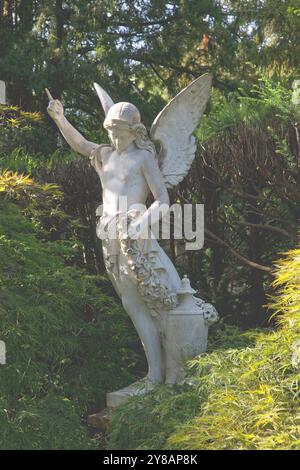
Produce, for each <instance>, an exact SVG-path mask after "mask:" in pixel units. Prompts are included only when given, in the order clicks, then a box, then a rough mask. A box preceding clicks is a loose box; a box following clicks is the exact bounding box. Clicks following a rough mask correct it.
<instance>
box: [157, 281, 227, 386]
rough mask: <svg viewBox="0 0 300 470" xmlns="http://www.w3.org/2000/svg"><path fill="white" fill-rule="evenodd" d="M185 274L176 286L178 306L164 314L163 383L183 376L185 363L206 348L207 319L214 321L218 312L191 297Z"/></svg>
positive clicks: (192, 295) (176, 380) (171, 381)
mask: <svg viewBox="0 0 300 470" xmlns="http://www.w3.org/2000/svg"><path fill="white" fill-rule="evenodd" d="M195 293H196V291H195V290H194V289H192V287H191V285H190V281H189V279H188V278H187V276H184V278H183V279H182V281H181V287H180V288H179V289H178V290H177V295H178V300H179V303H178V306H177V307H176V308H174V309H173V310H170V311H169V312H168V314H167V318H166V330H165V332H166V333H165V335H166V336H165V340H166V344H165V350H166V383H168V384H175V383H179V382H181V381H182V380H183V379H184V376H185V364H186V362H187V360H189V359H192V358H193V357H195V356H197V355H198V354H201V353H203V352H205V351H206V347H207V336H208V323H210V322H213V321H216V319H217V316H218V315H217V312H216V310H215V309H214V307H213V306H212V305H210V304H207V303H205V302H204V301H203V300H201V299H198V298H196V297H194V294H195Z"/></svg>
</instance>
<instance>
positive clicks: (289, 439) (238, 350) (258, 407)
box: [109, 249, 300, 450]
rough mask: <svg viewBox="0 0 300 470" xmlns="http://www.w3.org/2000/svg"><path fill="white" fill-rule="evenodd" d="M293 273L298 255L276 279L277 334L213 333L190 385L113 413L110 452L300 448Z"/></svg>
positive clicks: (299, 322)
mask: <svg viewBox="0 0 300 470" xmlns="http://www.w3.org/2000/svg"><path fill="white" fill-rule="evenodd" d="M299 273H300V249H296V250H292V251H290V252H288V253H287V254H286V256H285V258H284V259H283V260H281V261H280V262H279V263H278V267H277V270H276V273H275V275H276V279H275V281H274V287H276V288H277V289H278V292H277V295H276V296H274V298H273V300H272V303H271V307H272V308H273V309H275V311H276V313H277V317H276V318H277V322H278V324H279V326H280V327H279V328H278V330H277V331H269V330H262V331H258V330H256V331H254V330H253V331H250V332H247V333H244V334H242V333H239V332H238V330H237V329H236V328H234V329H232V328H228V327H226V328H225V330H224V329H223V331H221V332H220V333H217V334H215V337H214V339H213V344H212V348H213V349H212V351H209V352H208V353H207V354H204V355H201V356H199V357H197V358H195V359H194V360H193V361H191V362H190V367H191V369H192V371H193V374H194V376H193V380H194V382H195V383H196V387H194V388H191V389H190V391H187V390H185V391H184V390H183V389H180V388H174V389H173V390H168V389H167V388H166V387H164V388H163V389H162V391H159V392H156V391H155V390H154V391H153V392H152V393H151V394H149V395H147V396H146V397H144V398H138V399H135V398H133V399H131V400H130V402H129V403H128V404H125V405H123V406H122V407H120V408H119V409H117V410H116V411H115V415H114V418H113V421H112V425H111V429H110V441H109V446H110V447H109V448H113V449H124V448H130V449H140V448H148V449H180V450H184V449H209V450H216V449H241V450H254V449H255V450H266V449H272V450H283V449H284V450H288V449H297V450H299V449H300V434H299V424H300V402H299V395H300V389H299V367H300V276H299ZM247 342H248V344H247ZM253 343H254V344H253ZM216 346H217V347H216ZM178 404H179V405H180V406H178ZM125 423H126V425H127V427H128V429H129V432H127V434H126V433H124V426H125ZM139 423H143V425H142V426H143V427H142V426H141V424H139ZM125 434H126V435H125Z"/></svg>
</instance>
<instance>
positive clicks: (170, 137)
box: [150, 73, 212, 187]
mask: <svg viewBox="0 0 300 470" xmlns="http://www.w3.org/2000/svg"><path fill="white" fill-rule="evenodd" d="M211 84H212V76H211V75H210V74H209V73H206V74H204V75H202V76H201V77H199V78H197V79H196V80H194V81H193V82H192V83H190V84H189V85H188V86H187V87H186V88H184V89H183V90H182V91H181V92H180V93H178V95H176V96H175V98H173V99H172V100H171V101H170V102H169V103H168V104H167V105H166V106H165V107H164V109H163V110H162V111H161V112H160V113H159V114H158V116H157V117H156V118H155V120H154V122H153V124H152V126H151V130H150V136H151V139H153V140H156V141H158V142H159V143H160V145H161V151H160V154H159V164H160V169H161V172H162V174H163V177H164V180H165V183H166V186H167V187H172V186H176V185H177V184H178V183H180V181H182V180H183V178H184V177H185V175H186V174H187V173H188V171H189V169H190V166H191V164H192V162H193V160H194V157H195V152H196V141H195V137H194V136H193V135H192V134H193V132H194V131H195V129H196V127H197V126H198V125H199V122H200V118H201V116H202V114H203V113H204V110H205V107H206V104H207V101H208V98H209V95H210V90H211Z"/></svg>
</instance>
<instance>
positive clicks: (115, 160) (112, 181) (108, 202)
mask: <svg viewBox="0 0 300 470" xmlns="http://www.w3.org/2000/svg"><path fill="white" fill-rule="evenodd" d="M147 158H148V159H149V160H151V159H152V158H153V157H152V156H151V154H150V153H149V152H148V151H146V150H141V149H138V148H137V147H136V146H135V145H133V146H132V147H131V148H129V149H126V150H124V151H123V152H121V153H119V152H117V151H116V150H114V149H113V148H112V147H104V148H102V149H101V165H99V166H98V168H99V170H98V174H99V177H100V179H101V184H102V189H103V196H102V197H103V209H104V214H105V215H114V214H116V212H118V211H119V210H120V208H119V201H120V196H126V197H127V204H128V208H129V207H130V206H131V205H132V204H145V202H146V199H147V196H148V194H149V186H148V183H147V180H146V176H145V172H146V171H147V169H146V165H145V159H147ZM148 166H149V162H148Z"/></svg>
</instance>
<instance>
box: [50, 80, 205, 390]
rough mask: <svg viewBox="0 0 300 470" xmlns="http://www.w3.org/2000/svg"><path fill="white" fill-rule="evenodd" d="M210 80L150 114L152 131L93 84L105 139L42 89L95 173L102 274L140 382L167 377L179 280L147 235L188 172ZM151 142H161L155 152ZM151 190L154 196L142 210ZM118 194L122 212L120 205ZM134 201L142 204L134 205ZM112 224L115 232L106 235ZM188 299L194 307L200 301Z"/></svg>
mask: <svg viewBox="0 0 300 470" xmlns="http://www.w3.org/2000/svg"><path fill="white" fill-rule="evenodd" d="M211 82H212V77H211V75H210V74H204V75H202V76H201V77H199V78H197V79H196V80H194V81H193V82H192V83H191V84H190V85H188V86H187V87H186V88H185V89H184V90H182V91H181V92H180V93H179V94H178V95H177V96H176V97H175V98H173V99H172V100H171V101H170V102H169V103H168V104H167V105H166V106H165V108H164V109H163V110H162V111H161V112H160V113H159V114H158V116H157V117H156V119H155V120H154V122H153V124H152V127H151V130H150V137H149V136H148V132H147V130H146V128H145V126H144V124H143V123H142V121H141V116H140V113H139V110H138V109H137V108H136V107H135V106H134V105H133V104H131V103H127V102H120V103H116V104H114V103H113V101H112V99H111V98H110V96H109V95H108V94H107V93H106V92H105V91H104V90H103V89H102V88H101V87H100V86H99V85H98V84H96V83H95V84H94V86H95V89H96V92H97V94H98V97H99V99H100V101H101V104H102V107H103V110H104V113H105V120H104V124H103V125H104V128H105V129H106V130H107V132H108V136H109V140H110V144H109V145H108V144H102V145H98V144H96V143H93V142H89V141H88V140H86V139H85V138H84V137H83V136H82V135H81V134H80V133H79V132H78V131H77V130H76V129H75V128H74V127H73V126H72V125H71V124H70V122H69V121H68V120H67V119H66V117H65V116H64V110H63V106H62V104H61V103H60V101H58V100H56V99H53V98H52V96H51V94H50V92H49V91H48V90H47V89H46V92H47V95H48V98H49V100H50V102H49V105H48V108H47V109H48V113H49V115H50V116H51V117H52V119H53V120H54V121H55V123H56V124H57V126H58V128H59V130H60V131H61V133H62V135H63V136H64V138H65V140H66V141H67V142H68V144H69V145H70V146H71V147H72V148H73V149H74V150H75V151H76V152H78V153H80V154H82V155H85V156H86V157H89V160H90V163H91V165H92V166H93V168H94V169H95V170H96V172H97V173H98V175H99V178H100V181H101V184H102V188H103V204H102V208H103V213H102V216H101V217H100V220H99V222H98V225H97V235H98V237H99V238H101V239H102V246H103V253H104V260H105V265H106V269H107V272H108V275H109V277H110V279H111V282H112V283H113V285H114V288H115V290H116V292H117V293H118V295H119V297H120V299H121V301H122V304H123V307H124V309H125V311H126V312H127V314H128V315H129V316H130V318H131V320H132V322H133V324H134V326H135V328H136V330H137V332H138V334H139V337H140V339H141V342H142V344H143V347H144V350H145V354H146V358H147V361H148V374H147V376H146V378H145V379H144V381H145V382H146V383H150V384H154V383H158V382H167V383H168V381H169V382H170V380H168V377H167V375H166V374H167V372H166V361H167V357H166V356H167V354H168V353H167V350H166V345H165V338H166V331H165V329H166V323H165V318H166V315H167V314H168V312H170V311H172V310H174V309H176V307H177V306H178V303H179V295H178V292H179V291H180V289H181V288H182V281H181V279H180V277H179V275H178V273H177V271H176V269H175V267H174V265H173V263H172V262H171V260H170V259H169V258H168V256H167V255H166V253H165V252H164V251H163V249H162V248H161V247H160V245H159V243H158V242H157V240H156V239H155V238H153V237H152V236H145V234H146V233H147V234H149V226H150V229H151V226H152V225H153V224H156V223H158V222H159V220H160V218H161V217H163V216H164V215H165V214H166V213H167V211H168V207H169V196H168V191H167V188H168V187H172V186H175V185H177V184H178V183H179V182H180V181H181V180H182V179H183V178H184V176H185V175H186V174H187V173H188V170H189V168H190V166H191V163H192V161H193V159H194V156H195V151H196V144H195V138H194V136H193V135H192V134H193V132H194V131H195V129H196V127H197V126H198V124H199V121H200V118H201V116H202V114H203V112H204V110H205V107H206V104H207V101H208V98H209V95H210V89H211ZM154 142H158V143H159V144H160V152H159V153H157V152H156V148H155V145H154ZM150 193H152V195H153V197H154V202H153V203H152V204H151V205H150V207H148V208H146V206H145V204H146V200H147V198H148V195H149V194H150ZM124 198H125V199H126V201H127V207H128V208H129V209H128V210H124V204H123V200H124ZM139 206H141V207H144V208H145V209H144V210H138V209H137V208H138V207H139ZM112 229H115V235H114V236H110V235H111V233H113V231H112ZM193 292H195V291H193ZM193 299H195V300H194V305H195V306H196V303H197V302H198V304H199V301H200V302H203V301H201V300H200V299H196V298H195V297H193ZM205 305H207V306H209V305H210V304H205ZM212 309H213V307H212V306H211V309H210V314H213V310H212ZM208 310H209V309H208ZM169 375H170V374H169Z"/></svg>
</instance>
